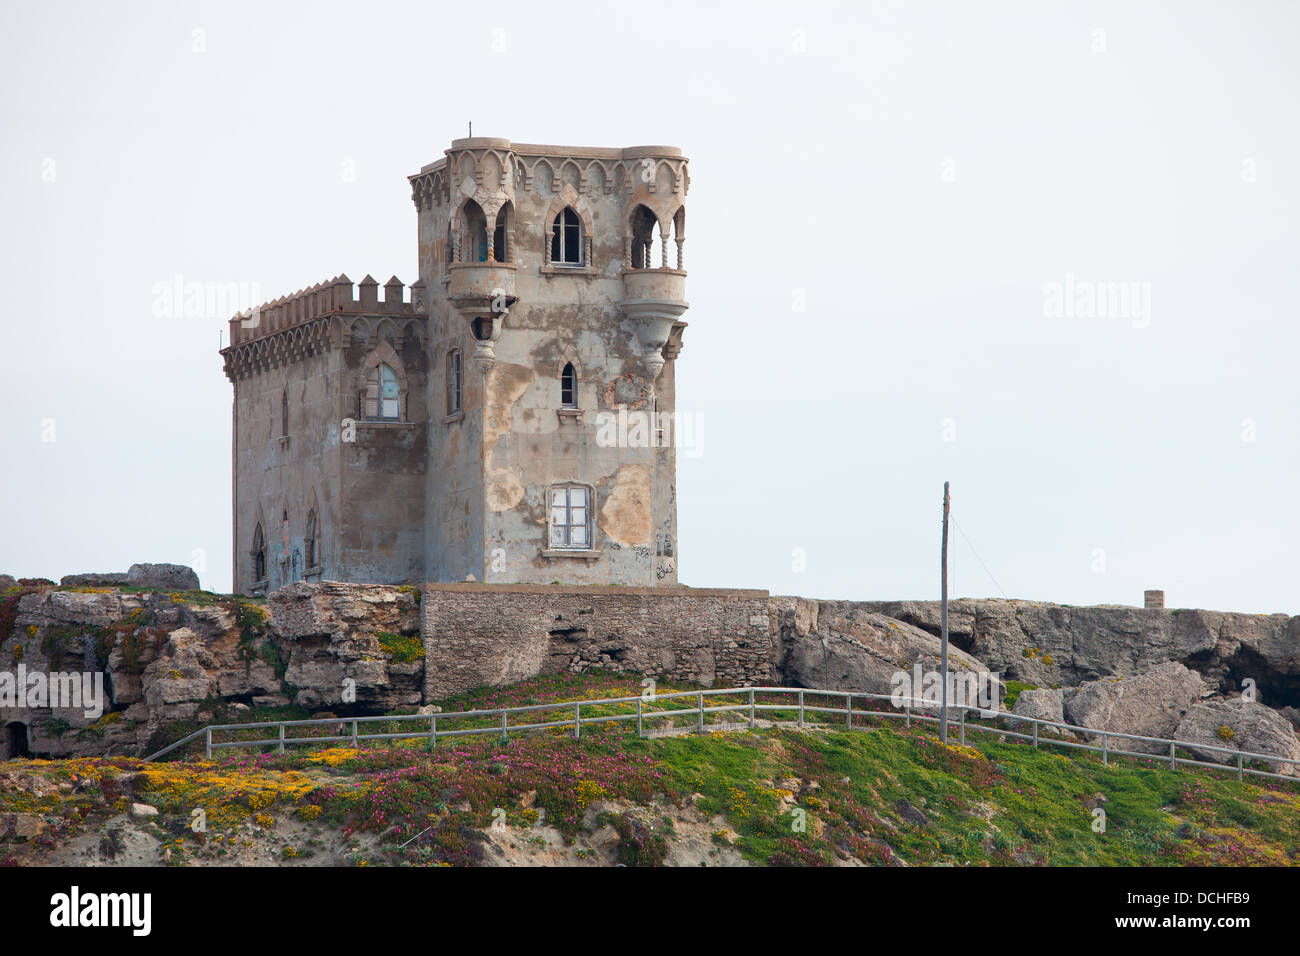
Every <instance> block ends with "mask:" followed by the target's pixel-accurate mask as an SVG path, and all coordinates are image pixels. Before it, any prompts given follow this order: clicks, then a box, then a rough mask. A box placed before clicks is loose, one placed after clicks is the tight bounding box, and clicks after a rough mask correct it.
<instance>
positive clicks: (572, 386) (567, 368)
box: [560, 362, 578, 408]
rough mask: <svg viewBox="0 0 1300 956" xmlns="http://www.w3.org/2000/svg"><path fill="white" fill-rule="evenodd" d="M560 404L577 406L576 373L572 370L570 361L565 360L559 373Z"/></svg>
mask: <svg viewBox="0 0 1300 956" xmlns="http://www.w3.org/2000/svg"><path fill="white" fill-rule="evenodd" d="M560 406H561V407H562V408H577V407H578V373H577V372H575V371H574V370H573V363H572V362H566V363H565V364H564V371H562V372H561V373H560Z"/></svg>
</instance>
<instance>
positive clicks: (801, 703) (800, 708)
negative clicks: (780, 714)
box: [799, 690, 803, 728]
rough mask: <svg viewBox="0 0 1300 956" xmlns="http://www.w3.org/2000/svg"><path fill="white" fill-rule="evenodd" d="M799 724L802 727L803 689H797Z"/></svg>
mask: <svg viewBox="0 0 1300 956" xmlns="http://www.w3.org/2000/svg"><path fill="white" fill-rule="evenodd" d="M799 726H800V727H801V728H802V727H803V691H802V690H800V691H799Z"/></svg>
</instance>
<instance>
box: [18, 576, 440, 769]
mask: <svg viewBox="0 0 1300 956" xmlns="http://www.w3.org/2000/svg"><path fill="white" fill-rule="evenodd" d="M186 570H188V569H186ZM168 573H170V572H168ZM164 579H165V578H164ZM155 580H159V578H155ZM169 580H171V581H172V582H173V584H175V583H180V579H179V578H174V577H173V578H170V579H169ZM13 590H16V592H17V593H13V594H10V595H8V597H6V598H5V606H6V607H7V608H8V615H7V616H6V617H5V618H3V619H0V625H4V626H3V627H0V672H8V673H10V674H12V673H13V672H15V671H16V669H17V668H18V667H19V666H20V665H21V667H22V668H23V670H24V672H25V673H27V674H33V673H41V674H50V673H78V674H88V675H99V677H100V679H101V680H102V683H103V690H104V697H105V699H104V701H103V702H102V712H101V713H94V712H91V713H88V712H87V710H88V708H85V707H48V706H4V703H5V702H4V700H3V698H0V729H3V728H6V727H8V726H10V725H12V724H18V725H21V727H22V728H23V736H24V738H25V742H26V748H27V749H28V750H30V752H32V753H34V754H39V755H49V756H74V755H88V754H100V753H128V754H140V753H147V752H149V749H150V743H151V741H156V739H157V735H158V734H159V732H160V731H163V730H165V729H167V728H169V727H172V726H174V725H177V724H179V723H184V722H195V723H204V722H210V721H212V720H213V717H214V714H215V713H216V712H217V710H218V709H219V708H221V707H228V708H231V709H235V708H240V707H243V708H247V707H249V706H261V707H286V706H289V705H290V704H298V705H300V706H302V707H304V708H307V709H308V710H310V709H312V708H316V707H321V706H330V707H331V708H333V709H334V710H335V711H336V712H339V713H343V714H370V713H385V712H388V711H389V710H392V709H393V708H396V707H400V706H405V705H410V704H419V703H421V686H422V681H423V670H424V667H423V665H424V660H423V647H422V645H421V643H420V640H419V637H418V632H419V614H418V605H419V602H418V594H417V593H416V592H415V590H414V589H413V588H398V587H384V586H380V585H349V584H323V585H310V586H309V585H302V586H300V587H299V588H286V589H284V591H283V592H277V593H276V595H274V596H273V599H272V600H271V601H269V602H268V603H267V606H266V607H263V606H262V605H261V604H259V603H257V602H255V601H251V600H247V599H240V598H236V597H229V598H220V597H218V596H216V595H201V594H200V595H193V594H191V595H188V596H187V595H179V594H176V593H175V592H172V591H155V592H152V593H150V592H143V593H133V592H122V591H119V590H116V589H108V590H105V589H99V588H95V589H93V590H92V589H85V590H60V589H55V588H52V587H50V586H48V585H43V586H31V587H23V588H20V589H13ZM25 703H29V704H30V703H31V701H26V702H25ZM9 739H10V738H9V737H8V735H7V734H0V759H3V758H5V757H8V756H10V754H9V753H7V752H4V751H5V749H6V748H7V747H8V746H9V743H8V741H9Z"/></svg>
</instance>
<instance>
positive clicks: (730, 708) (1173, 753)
mask: <svg viewBox="0 0 1300 956" xmlns="http://www.w3.org/2000/svg"><path fill="white" fill-rule="evenodd" d="M759 695H767V696H769V697H770V696H787V697H790V698H792V700H791V701H790V702H788V703H776V702H771V701H760V700H759V699H758V696H759ZM706 697H740V698H742V699H741V700H740V701H739V702H735V703H722V704H716V705H714V706H706V705H705V698H706ZM808 697H814V698H822V699H823V700H824V699H827V698H830V699H836V700H843V701H844V703H843V706H840V707H828V706H825V705H817V704H813V703H810V702H809V701H808V699H807V698H808ZM686 699H692V702H693V704H694V706H689V707H667V708H658V707H656V708H654V709H651V708H650V707H648V706H647V705H659V704H663V703H665V702H676V701H681V700H686ZM854 701H860V702H880V703H887V704H889V705H890V709H880V708H878V709H873V710H861V709H855V708H854V706H853V705H854ZM609 707H630V708H631V709H628V710H626V712H622V713H590V711H592V710H595V709H599V708H609ZM583 708H587V709H588V711H589V713H588V714H587V715H586V716H584V715H583V713H582V711H583ZM555 710H563V711H566V712H567V711H571V712H572V716H566V717H565V718H564V719H562V720H548V721H541V722H531V723H529V722H525V723H511V722H510V718H511V716H512V715H521V714H529V715H532V714H539V713H541V712H543V711H555ZM938 710H939V706H938V705H937V704H935V703H934V702H932V701H924V700H918V699H915V698H911V699H908V698H904V699H903V701H902V707H901V708H900V707H898V706H897V704H896V703H895V699H894V697H893V696H892V695H890V694H867V693H857V692H850V691H838V690H814V689H810V688H802V687H726V688H715V689H712V690H690V691H674V692H671V693H654V694H651V695H641V696H636V697H598V698H591V699H588V700H570V701H555V702H552V703H547V704H528V705H523V706H519V707H496V708H492V709H488V710H460V711H447V712H439V713H435V714H393V715H381V716H374V717H318V718H313V719H310V720H277V721H262V722H257V723H246V724H212V725H209V726H207V727H203V728H201V729H200V730H196V731H195V732H194V733H192V734H189V735H187V736H185V737H182V738H181V739H180V740H177V741H176V742H175V743H172V744H169V745H168V746H166V747H164V748H162V749H161V750H159V751H158V752H157V753H154V754H150V755H149V756H148V757H145V758H144V759H145V760H146V761H152V760H157V759H158V758H159V757H162V756H164V755H166V754H169V753H171V752H172V751H174V750H177V749H178V748H180V747H183V746H185V745H186V744H189V743H192V742H194V741H196V740H199V739H200V738H201V739H202V740H203V752H204V757H205V758H206V759H209V760H211V759H212V753H213V751H215V750H223V749H229V748H236V747H268V746H269V747H275V748H277V750H278V752H279V753H284V752H285V747H287V746H292V745H299V744H308V745H313V746H319V745H320V744H328V743H348V744H350V745H351V746H352V747H354V748H358V747H360V746H361V745H362V744H363V743H365V742H367V741H377V740H426V741H428V743H429V745H430V746H434V747H436V746H437V744H438V741H439V740H443V739H447V738H451V737H468V736H482V735H493V734H494V735H497V736H500V737H502V738H505V737H507V736H509V734H511V733H520V732H529V731H531V732H536V731H544V730H556V729H561V728H565V729H571V730H572V732H573V736H574V739H579V738H580V737H581V734H582V728H583V727H584V726H592V725H596V724H610V723H619V722H622V721H636V732H637V735H638V736H639V737H657V736H669V735H677V734H688V733H717V732H719V731H730V730H739V729H748V730H754V729H756V728H757V726H758V724H757V721H758V715H759V714H760V713H774V712H775V713H790V714H793V715H796V716H795V719H794V720H787V721H779V720H778V721H774V723H776V724H777V725H778V726H781V725H786V726H794V727H800V728H802V727H808V726H818V727H828V726H831V724H830V722H829V721H819V722H818V723H816V724H811V723H810V722H809V720H808V715H809V714H819V715H820V714H826V715H831V716H834V717H836V718H838V720H842V721H843V724H844V726H845V727H846V728H848V729H855V728H857V729H863V724H862V723H861V720H863V719H866V720H872V719H877V720H879V719H884V720H902V721H903V722H904V725H905V726H907V727H911V725H912V722H913V721H916V722H918V723H920V724H925V723H933V724H938V723H939V721H940V717H939V714H938ZM730 713H740V714H742V715H743V716H744V719H743V720H741V721H738V722H730V723H728V722H725V721H723V722H720V723H712V724H710V723H709V722H708V721H707V720H706V717H707V715H710V714H714V715H717V714H730ZM968 713H975V714H978V715H979V717H980V718H981V719H992V720H994V721H996V722H995V723H982V722H980V721H979V720H971V719H968ZM664 717H669V718H683V717H694V718H695V720H694V721H692V722H690V724H688V725H684V726H677V725H676V724H675V723H673V724H670V725H669V726H668V727H667V728H662V729H660V730H658V731H656V730H653V729H651V730H647V729H646V723H647V721H654V720H658V719H659V718H664ZM855 719H858V720H859V723H857V724H855V723H854V720H855ZM456 720H474V721H488V722H487V723H485V724H484V726H477V727H460V728H456V729H448V728H447V727H446V724H447V723H448V722H449V721H456ZM838 720H837V722H838ZM439 721H442V722H443V724H444V727H443V729H439V727H438V722H439ZM405 722H412V723H423V724H427V725H428V728H427V729H423V728H422V729H420V730H419V731H415V732H408V733H391V732H382V733H362V732H361V729H362V727H365V726H368V725H370V724H377V723H387V724H392V723H397V724H401V723H405ZM948 723H949V726H950V727H952V728H955V729H956V731H957V734H958V739H959V741H960V742H961V744H962V745H965V743H966V732H967V731H968V730H970V731H977V732H982V733H991V734H994V735H996V736H998V737H1001V738H1012V739H1020V740H1027V741H1030V742H1031V743H1032V744H1033V746H1034V747H1040V746H1043V745H1050V746H1053V747H1065V748H1069V749H1075V750H1087V751H1091V752H1093V753H1100V754H1101V759H1102V763H1104V764H1109V763H1110V758H1111V757H1134V758H1137V759H1140V760H1156V759H1159V760H1160V761H1161V766H1165V765H1167V766H1168V767H1169V768H1170V769H1171V770H1172V769H1177V767H1178V766H1180V765H1183V766H1194V767H1207V768H1209V769H1213V770H1231V769H1235V770H1236V772H1237V779H1238V780H1243V779H1245V777H1246V775H1251V776H1258V777H1269V778H1272V779H1277V780H1291V781H1296V780H1297V776H1290V775H1287V774H1282V773H1273V772H1271V771H1267V770H1261V769H1258V768H1255V767H1248V766H1246V762H1247V761H1259V762H1262V763H1265V764H1268V765H1277V764H1286V765H1290V766H1292V767H1300V760H1297V759H1293V758H1289V757H1282V756H1278V755H1276V754H1258V753H1250V752H1247V751H1242V750H1237V749H1235V748H1232V747H1219V746H1216V745H1212V744H1204V743H1193V742H1191V741H1183V740H1173V739H1170V738H1167V737H1145V736H1142V735H1141V734H1126V733H1120V732H1119V731H1114V730H1097V729H1094V728H1090V727H1081V726H1077V725H1075V724H1066V723H1061V722H1059V721H1051V720H1043V719H1042V718H1039V717H1027V716H1021V715H1019V714H1014V715H1013V714H1011V713H1010V712H1008V711H1002V710H998V711H992V710H981V709H979V708H975V707H950V708H949V718H948ZM1024 724H1028V725H1030V732H1028V733H1026V732H1023V731H1020V730H1016V729H1014V728H1017V727H1020V726H1021V725H1024ZM322 726H329V727H332V728H335V729H336V730H339V729H341V730H342V731H343V732H342V733H335V734H331V735H326V736H320V737H310V736H305V737H293V736H287V735H286V731H287V730H288V729H289V728H306V727H322ZM262 729H274V730H275V731H276V735H275V736H274V737H268V738H261V739H254V740H214V739H213V735H214V734H221V733H228V732H236V731H237V732H247V731H251V730H262ZM1043 729H1046V730H1048V731H1057V732H1061V731H1064V732H1067V733H1070V734H1074V735H1080V736H1082V737H1083V738H1084V739H1080V740H1069V739H1066V738H1064V737H1060V736H1044V735H1043V733H1042V730H1043ZM1088 738H1100V741H1101V742H1100V745H1098V744H1093V743H1089V742H1088ZM1115 741H1119V742H1127V741H1138V742H1141V743H1148V744H1156V745H1159V746H1160V747H1161V752H1160V753H1147V752H1142V751H1135V750H1125V749H1121V748H1119V747H1116V746H1113V742H1115ZM1179 747H1182V748H1183V749H1184V750H1193V751H1199V752H1201V753H1204V752H1206V751H1212V752H1216V753H1223V754H1227V755H1228V756H1229V758H1235V768H1234V767H1233V766H1232V764H1231V763H1230V762H1229V763H1218V762H1214V761H1206V760H1196V759H1193V758H1192V757H1186V756H1181V757H1180V756H1179V755H1178V748H1179ZM1165 751H1167V752H1168V756H1167V757H1166V756H1165Z"/></svg>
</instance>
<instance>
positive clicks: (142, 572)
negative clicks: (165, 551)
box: [126, 564, 199, 591]
mask: <svg viewBox="0 0 1300 956" xmlns="http://www.w3.org/2000/svg"><path fill="white" fill-rule="evenodd" d="M126 581H127V584H129V585H130V586H131V587H133V588H162V589H164V590H170V591H197V590H198V587H199V576H198V575H197V574H195V573H194V569H193V568H189V567H186V566H185V565H183V564H133V565H131V567H130V568H128V569H127V572H126Z"/></svg>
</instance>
